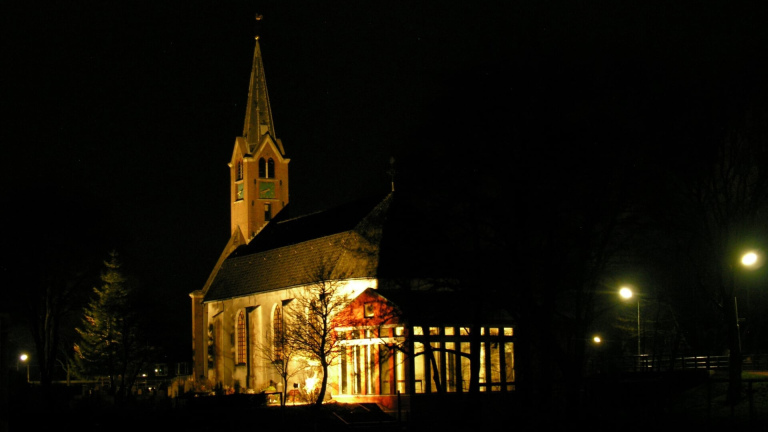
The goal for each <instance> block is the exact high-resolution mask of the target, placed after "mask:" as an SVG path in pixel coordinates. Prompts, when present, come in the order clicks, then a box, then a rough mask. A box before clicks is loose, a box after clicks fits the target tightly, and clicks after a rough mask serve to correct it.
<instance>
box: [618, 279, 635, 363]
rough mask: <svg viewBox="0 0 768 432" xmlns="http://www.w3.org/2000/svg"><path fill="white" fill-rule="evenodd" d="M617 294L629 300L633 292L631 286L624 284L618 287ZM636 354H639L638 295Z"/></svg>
mask: <svg viewBox="0 0 768 432" xmlns="http://www.w3.org/2000/svg"><path fill="white" fill-rule="evenodd" d="M619 295H620V296H621V297H622V298H623V299H624V300H629V299H631V298H632V296H633V295H634V293H633V292H632V288H629V287H626V286H624V287H621V289H619ZM637 355H638V356H639V355H640V297H638V298H637Z"/></svg>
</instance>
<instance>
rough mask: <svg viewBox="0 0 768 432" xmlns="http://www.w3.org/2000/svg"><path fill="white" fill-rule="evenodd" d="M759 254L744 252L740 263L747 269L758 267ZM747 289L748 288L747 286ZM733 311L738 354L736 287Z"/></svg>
mask: <svg viewBox="0 0 768 432" xmlns="http://www.w3.org/2000/svg"><path fill="white" fill-rule="evenodd" d="M759 264H760V255H758V254H757V252H755V251H748V252H745V253H744V254H743V255H742V256H741V265H742V266H743V267H745V268H747V269H749V270H753V269H755V268H757V267H759ZM747 289H749V288H747ZM749 309H750V308H749V291H747V314H749ZM733 313H734V315H735V316H736V336H737V338H738V343H739V354H741V328H740V325H739V306H738V302H737V300H736V289H735V287H734V290H733Z"/></svg>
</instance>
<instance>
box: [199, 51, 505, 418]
mask: <svg viewBox="0 0 768 432" xmlns="http://www.w3.org/2000/svg"><path fill="white" fill-rule="evenodd" d="M274 131H275V127H274V119H273V118H272V112H271V108H270V103H269V96H268V94H267V85H266V79H265V74H264V64H263V59H262V54H261V49H260V46H259V38H258V37H257V38H256V43H255V49H254V54H253V62H252V69H251V76H250V84H249V88H248V96H247V106H246V110H245V122H244V127H243V133H242V136H238V137H236V138H235V143H234V146H233V148H232V155H231V159H230V161H229V164H228V165H229V172H230V187H229V191H228V192H229V196H230V205H231V226H230V229H231V236H230V238H229V240H228V242H227V243H226V246H225V247H224V250H223V252H222V253H221V255H220V257H219V259H218V261H217V262H216V264H215V266H214V268H213V270H212V271H211V273H210V276H209V277H208V279H207V280H206V282H205V284H204V285H203V287H202V288H201V289H199V290H196V291H194V292H192V293H190V297H191V307H192V345H193V346H192V349H193V371H194V379H195V380H196V381H198V382H200V383H207V384H208V385H209V386H215V387H216V388H223V389H226V390H228V391H229V392H242V393H260V392H264V391H275V392H279V393H280V394H283V395H285V397H286V402H288V403H290V401H291V399H292V398H294V401H295V398H297V397H299V396H306V395H311V394H312V393H313V392H316V389H317V383H318V382H320V381H321V380H322V379H323V378H325V379H326V380H327V385H326V386H325V389H326V394H325V398H324V400H326V401H327V400H335V401H341V402H374V403H377V404H379V405H380V406H382V407H384V408H388V409H393V408H394V407H395V406H396V405H397V406H398V407H399V406H400V405H399V404H400V403H402V402H401V401H402V400H403V399H406V400H407V399H408V398H410V397H414V396H417V395H421V394H424V395H429V394H432V393H471V392H485V393H492V392H510V391H513V390H514V389H515V361H514V359H515V354H514V353H515V351H514V342H515V335H514V323H513V320H512V319H511V318H510V317H509V316H508V315H507V314H505V313H504V311H503V310H501V308H499V307H498V305H494V304H493V301H492V299H480V300H478V299H472V301H467V298H466V291H462V290H460V289H456V286H457V285H458V284H460V283H461V282H460V281H458V280H457V279H456V278H454V277H452V275H451V274H450V272H446V271H443V270H441V269H440V267H439V266H435V265H432V264H430V263H433V262H434V261H435V260H434V259H432V260H430V259H429V257H430V256H437V255H434V254H433V252H434V251H435V250H436V249H435V246H432V247H431V248H430V247H424V246H425V245H427V244H428V243H430V242H429V241H428V240H426V239H425V237H424V236H422V235H420V233H422V232H424V226H420V225H419V223H418V222H419V221H418V220H419V218H418V217H416V216H415V215H414V210H413V207H412V206H411V205H410V204H409V203H411V202H412V199H413V198H406V195H407V194H401V193H400V192H399V191H398V192H395V190H394V189H395V188H394V184H392V185H386V186H387V187H386V189H388V190H385V191H382V192H381V193H373V194H371V195H370V196H366V197H361V198H360V199H359V200H356V201H353V202H350V203H347V204H344V205H341V206H337V207H334V208H330V209H326V210H323V211H318V212H315V213H310V214H306V215H292V214H291V211H290V210H291V208H290V204H289V163H290V158H289V157H288V153H287V152H286V148H285V146H284V145H283V143H282V142H281V140H280V139H278V138H277V137H276V136H275V132H274ZM222 192H224V191H222ZM422 225H423V224H422ZM318 286H320V287H323V286H325V287H329V286H331V287H333V289H332V293H333V295H334V296H339V298H343V299H344V302H343V303H338V305H340V309H339V310H335V311H334V312H333V316H331V317H330V318H331V319H332V321H331V322H332V324H333V325H332V329H331V331H332V339H333V341H334V343H335V344H336V345H337V348H336V351H335V352H334V355H332V356H329V362H330V363H329V364H328V365H327V366H328V367H327V372H328V373H327V377H323V376H322V375H323V373H322V371H323V369H322V368H320V367H319V365H318V364H317V362H316V361H313V360H312V359H307V358H302V357H301V356H292V357H289V356H287V354H286V353H285V352H284V346H283V345H281V344H280V343H279V341H284V340H286V339H287V338H290V336H291V335H289V334H286V332H290V331H292V330H291V329H297V327H295V325H294V326H293V327H292V326H291V325H289V323H288V322H287V320H288V319H289V317H290V316H291V311H292V310H294V309H296V308H301V307H303V308H305V309H306V308H307V307H308V306H306V305H307V304H314V303H312V302H310V303H302V300H306V298H307V296H311V295H313V294H312V293H316V292H317V291H316V288H317V287H318ZM326 292H329V291H327V290H326V291H323V290H321V294H320V295H319V297H318V296H316V297H317V298H316V299H315V300H317V299H318V298H319V299H320V300H323V299H324V298H325V297H324V296H325V293H326ZM481 302H482V303H483V305H482V309H481V310H482V311H483V312H484V313H483V314H478V313H473V312H472V310H470V305H478V304H479V303H481ZM302 305H303V306H302ZM292 308H293V309H292ZM473 310H474V309H473ZM293 331H295V330H293ZM283 361H287V362H289V363H290V364H288V363H286V364H282V363H281V362H283ZM276 365H279V367H278V366H276ZM281 368H282V369H281Z"/></svg>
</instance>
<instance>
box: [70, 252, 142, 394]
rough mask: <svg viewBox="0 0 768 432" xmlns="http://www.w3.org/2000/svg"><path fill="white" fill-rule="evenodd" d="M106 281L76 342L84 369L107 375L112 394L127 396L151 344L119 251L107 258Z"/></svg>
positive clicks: (87, 312) (87, 372)
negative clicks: (144, 334)
mask: <svg viewBox="0 0 768 432" xmlns="http://www.w3.org/2000/svg"><path fill="white" fill-rule="evenodd" d="M104 265H105V269H104V270H103V271H102V273H101V281H102V285H101V287H99V288H94V289H93V292H94V294H95V295H94V296H93V297H92V298H91V301H90V302H89V303H88V305H87V306H86V307H85V308H84V309H83V318H82V326H81V327H79V328H77V332H78V333H79V335H80V342H79V343H78V344H76V345H75V352H76V353H77V354H78V363H79V365H80V369H81V372H82V373H83V374H85V375H88V376H92V377H96V376H100V377H107V378H108V379H109V394H111V395H113V396H116V397H117V398H118V399H122V398H125V397H126V396H127V395H128V394H129V393H130V389H131V387H132V386H133V383H134V382H135V380H136V377H137V376H138V374H139V372H140V371H141V369H142V367H143V366H144V365H145V364H146V361H147V357H148V355H149V353H150V348H149V347H147V346H146V345H145V344H143V343H142V342H141V341H142V340H143V338H142V337H141V326H140V325H141V322H140V314H139V313H138V312H137V310H136V308H135V307H134V305H133V304H132V302H131V290H130V288H129V284H128V281H127V280H126V278H125V277H124V276H123V272H122V271H121V270H120V267H121V262H120V261H119V260H118V254H117V252H115V251H112V252H110V254H109V261H105V262H104Z"/></svg>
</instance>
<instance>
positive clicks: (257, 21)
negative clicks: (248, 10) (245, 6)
mask: <svg viewBox="0 0 768 432" xmlns="http://www.w3.org/2000/svg"><path fill="white" fill-rule="evenodd" d="M262 19H264V15H262V14H258V13H257V14H256V40H259V22H260V21H261V20H262Z"/></svg>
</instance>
